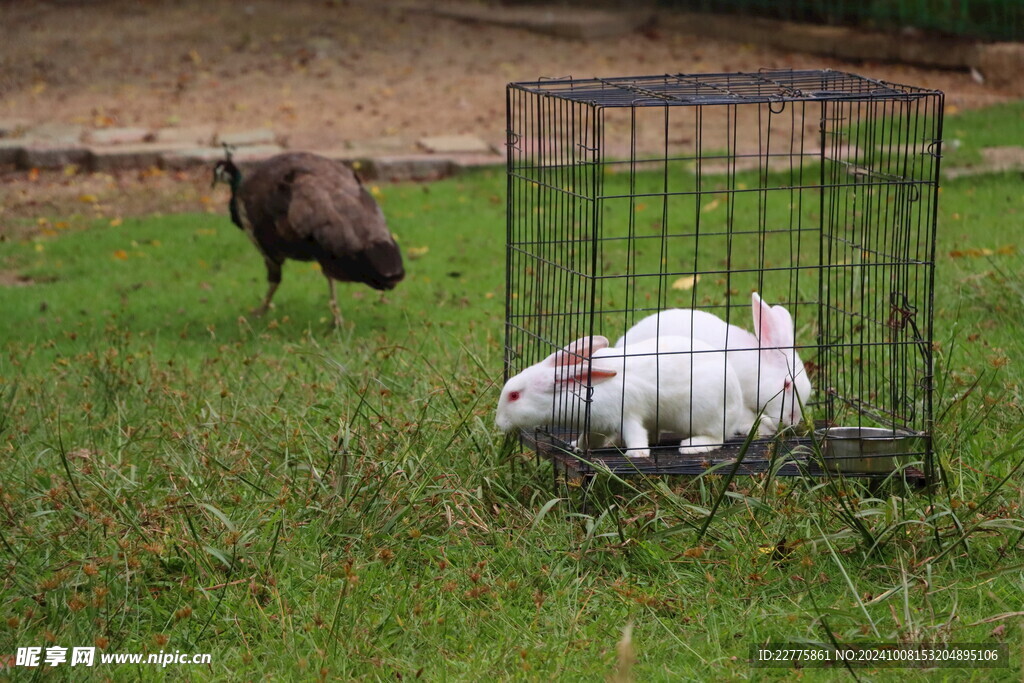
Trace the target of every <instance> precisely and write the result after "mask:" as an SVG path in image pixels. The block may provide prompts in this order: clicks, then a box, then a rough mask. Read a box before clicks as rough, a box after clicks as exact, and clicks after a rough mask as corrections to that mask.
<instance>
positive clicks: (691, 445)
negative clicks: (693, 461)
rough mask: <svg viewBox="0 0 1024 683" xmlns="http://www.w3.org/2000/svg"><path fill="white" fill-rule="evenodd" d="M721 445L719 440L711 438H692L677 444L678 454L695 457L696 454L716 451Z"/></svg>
mask: <svg viewBox="0 0 1024 683" xmlns="http://www.w3.org/2000/svg"><path fill="white" fill-rule="evenodd" d="M721 443H722V440H721V439H718V440H716V439H715V438H714V437H711V436H693V437H690V438H689V439H683V440H682V441H681V442H679V452H680V453H681V454H682V455H695V454H697V453H710V452H711V451H713V450H715V449H717V448H718V447H719V446H720V445H721Z"/></svg>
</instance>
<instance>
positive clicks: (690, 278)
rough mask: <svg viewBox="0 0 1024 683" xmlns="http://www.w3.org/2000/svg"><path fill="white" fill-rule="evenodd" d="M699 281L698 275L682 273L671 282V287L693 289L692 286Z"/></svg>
mask: <svg viewBox="0 0 1024 683" xmlns="http://www.w3.org/2000/svg"><path fill="white" fill-rule="evenodd" d="M698 282H700V275H684V276H683V277H681V278H679V279H678V280H676V281H675V282H673V283H672V289H683V290H689V289H693V286H694V285H695V284H697V283H698Z"/></svg>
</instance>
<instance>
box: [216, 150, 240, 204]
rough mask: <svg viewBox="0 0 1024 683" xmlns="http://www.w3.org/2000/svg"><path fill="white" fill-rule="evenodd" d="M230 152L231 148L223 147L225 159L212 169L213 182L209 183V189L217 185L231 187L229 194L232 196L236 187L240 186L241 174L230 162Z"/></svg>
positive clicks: (232, 162)
mask: <svg viewBox="0 0 1024 683" xmlns="http://www.w3.org/2000/svg"><path fill="white" fill-rule="evenodd" d="M231 151H232V150H231V147H229V146H228V145H224V157H225V158H224V159H222V160H220V161H218V162H217V164H216V165H215V166H214V167H213V182H212V183H210V187H213V186H214V185H216V184H217V183H225V184H226V185H229V186H230V187H231V193H232V194H234V193H235V191H236V190H238V186H239V185H241V184H242V172H241V171H239V170H238V167H237V166H235V162H234V161H232V160H231Z"/></svg>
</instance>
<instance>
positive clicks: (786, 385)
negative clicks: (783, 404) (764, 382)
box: [782, 379, 793, 389]
mask: <svg viewBox="0 0 1024 683" xmlns="http://www.w3.org/2000/svg"><path fill="white" fill-rule="evenodd" d="M792 386H793V381H792V380H788V379H787V380H786V381H785V382H783V383H782V387H783V388H784V389H790V388H791V387H792Z"/></svg>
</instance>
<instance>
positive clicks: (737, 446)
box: [522, 431, 926, 486]
mask: <svg viewBox="0 0 1024 683" xmlns="http://www.w3.org/2000/svg"><path fill="white" fill-rule="evenodd" d="M522 436H523V439H524V440H525V441H526V442H528V443H530V444H531V445H532V446H533V447H534V448H535V449H536V450H537V453H539V454H540V455H543V456H544V457H546V458H549V459H551V460H552V462H554V463H555V466H556V467H557V468H558V469H560V470H562V471H564V472H565V473H566V474H567V475H568V476H570V477H573V478H587V477H592V476H593V475H594V474H596V473H598V472H605V471H609V472H612V473H613V474H616V475H619V476H629V475H640V474H643V475H655V476H662V475H689V476H697V475H701V474H705V473H708V472H711V471H714V472H715V473H717V474H728V473H729V472H731V471H732V468H733V467H734V466H736V463H737V460H738V459H739V457H740V454H741V451H742V448H743V440H742V439H735V440H731V441H728V442H726V444H725V445H724V446H723V447H722V448H719V449H717V450H714V451H711V452H709V453H701V454H697V455H689V454H688V455H683V454H681V453H679V450H678V442H674V443H665V444H661V445H657V446H653V447H652V448H651V456H650V457H648V458H631V457H626V456H625V455H624V454H623V453H622V451H620V450H619V449H616V448H600V449H595V450H593V451H591V452H590V454H589V455H586V456H583V455H580V454H576V453H573V452H572V449H571V447H570V445H569V443H570V442H571V441H572V439H573V438H574V435H572V434H559V435H557V436H549V435H545V434H541V433H536V434H535V433H532V432H530V433H528V432H525V431H524V432H523V434H522ZM801 446H802V447H803V448H801ZM812 448H813V444H812V440H811V438H810V437H792V438H789V439H786V440H784V441H778V440H775V439H771V440H768V439H765V440H758V441H754V442H753V443H751V445H750V447H749V448H748V449H747V451H746V453H745V454H743V459H742V461H741V462H739V465H738V468H737V471H736V474H739V475H746V476H750V475H758V474H763V473H765V472H768V471H769V470H772V471H774V472H775V474H776V475H778V476H819V477H823V476H838V475H837V474H835V473H834V472H826V471H825V470H823V469H822V467H821V466H820V464H819V463H817V462H814V460H813V459H812V458H810V457H809V456H810V454H811V452H812ZM888 474H890V473H884V474H879V473H850V472H844V473H843V476H845V477H868V478H874V479H879V478H884V477H886V476H888ZM903 478H904V479H905V480H906V481H907V482H908V483H911V484H914V485H918V486H923V485H924V484H925V483H926V478H925V474H924V472H922V471H921V470H920V469H918V468H916V467H907V468H905V469H904V470H903Z"/></svg>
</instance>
